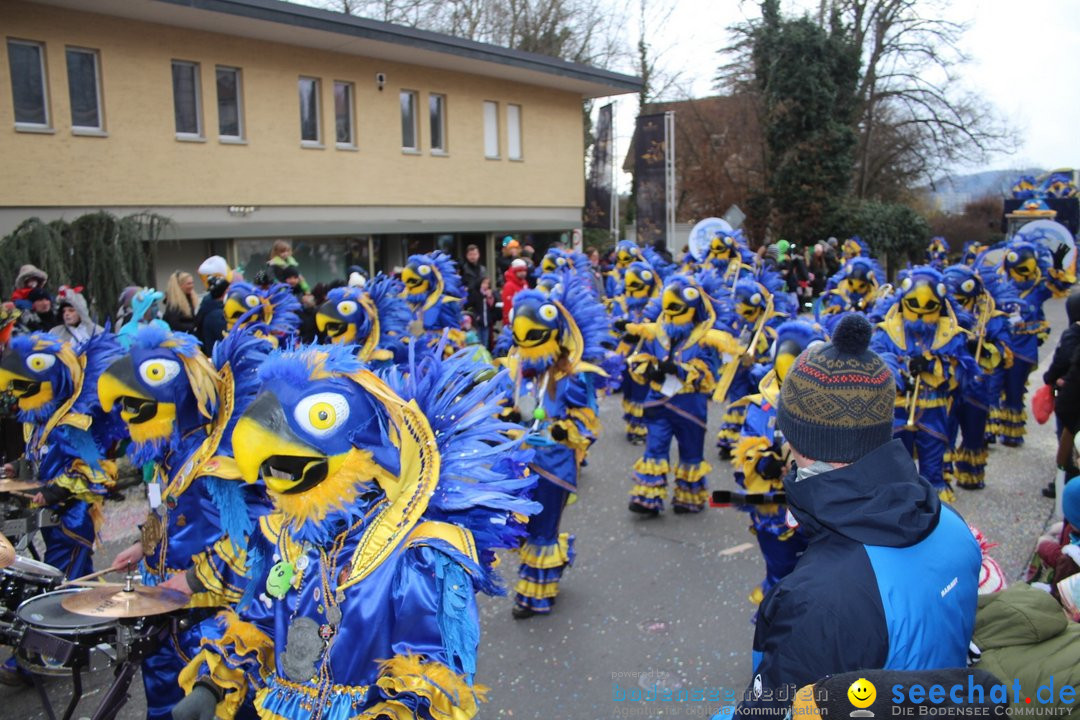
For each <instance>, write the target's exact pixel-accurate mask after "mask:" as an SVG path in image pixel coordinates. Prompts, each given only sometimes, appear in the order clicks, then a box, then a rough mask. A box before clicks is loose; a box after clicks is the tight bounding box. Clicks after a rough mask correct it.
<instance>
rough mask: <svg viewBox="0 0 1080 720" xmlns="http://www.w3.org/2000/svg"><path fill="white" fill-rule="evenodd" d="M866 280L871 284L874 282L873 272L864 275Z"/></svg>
mask: <svg viewBox="0 0 1080 720" xmlns="http://www.w3.org/2000/svg"><path fill="white" fill-rule="evenodd" d="M866 279H867V281H868V282H873V281H874V272H873V271H872V270H871V271H870V272H868V273H866Z"/></svg>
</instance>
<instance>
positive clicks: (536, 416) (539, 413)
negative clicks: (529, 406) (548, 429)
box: [533, 407, 547, 420]
mask: <svg viewBox="0 0 1080 720" xmlns="http://www.w3.org/2000/svg"><path fill="white" fill-rule="evenodd" d="M546 417H547V413H546V412H544V408H542V407H538V408H536V409H535V410H533V420H543V419H544V418H546Z"/></svg>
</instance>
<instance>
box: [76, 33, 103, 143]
mask: <svg viewBox="0 0 1080 720" xmlns="http://www.w3.org/2000/svg"><path fill="white" fill-rule="evenodd" d="M67 76H68V96H69V97H70V98H71V127H72V128H74V129H76V130H99V131H100V130H102V129H103V128H102V122H101V76H100V74H99V70H98V54H97V51H96V50H83V49H80V48H68V49H67Z"/></svg>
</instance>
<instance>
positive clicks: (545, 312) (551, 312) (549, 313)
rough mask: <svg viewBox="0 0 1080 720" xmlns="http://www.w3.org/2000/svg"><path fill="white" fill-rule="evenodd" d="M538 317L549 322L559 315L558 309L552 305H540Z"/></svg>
mask: <svg viewBox="0 0 1080 720" xmlns="http://www.w3.org/2000/svg"><path fill="white" fill-rule="evenodd" d="M540 317H542V318H544V319H545V320H547V321H548V322H551V321H553V320H554V319H555V318H557V317H559V309H558V308H556V307H555V306H554V305H541V306H540Z"/></svg>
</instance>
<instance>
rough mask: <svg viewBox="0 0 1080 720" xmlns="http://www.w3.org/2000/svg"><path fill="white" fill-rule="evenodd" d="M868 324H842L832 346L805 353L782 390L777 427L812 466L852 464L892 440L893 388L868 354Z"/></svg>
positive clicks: (854, 318) (853, 318)
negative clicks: (820, 463) (811, 461)
mask: <svg viewBox="0 0 1080 720" xmlns="http://www.w3.org/2000/svg"><path fill="white" fill-rule="evenodd" d="M871 332H872V328H871V326H870V323H869V322H867V320H866V318H864V317H863V316H862V315H857V314H854V313H853V314H851V315H848V316H846V317H844V319H842V320H841V321H840V322H839V324H838V325H837V327H836V331H835V332H834V333H833V338H832V342H831V343H824V344H820V345H815V346H813V347H810V348H808V349H806V350H805V351H803V353H802V354H801V355H799V357H798V358H797V359H796V360H795V364H794V365H792V367H791V369H790V370H789V371H788V374H787V377H785V378H784V383H783V385H782V386H781V388H780V400H779V402H778V404H777V408H776V412H777V417H776V420H777V426H778V427H779V429H780V432H782V433H783V434H784V438H785V439H786V440H787V441H788V443H789V444H790V445H791V447H793V448H794V449H795V450H797V451H798V452H799V454H800V455H803V456H805V457H807V458H809V459H811V460H820V461H822V462H835V463H852V462H855V461H856V460H858V459H859V458H861V457H862V456H863V455H866V454H867V453H869V452H870V451H871V450H873V449H875V448H877V447H879V446H881V445H884V444H885V443H887V442H889V441H890V440H891V439H892V433H893V406H894V403H895V400H896V385H895V383H894V382H893V376H892V371H890V370H889V368H888V366H886V365H885V362H884V361H883V360H882V359H881V357H880V356H879V355H878V354H877V353H875V352H873V351H872V350H870V349H869V346H870V334H871Z"/></svg>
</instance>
